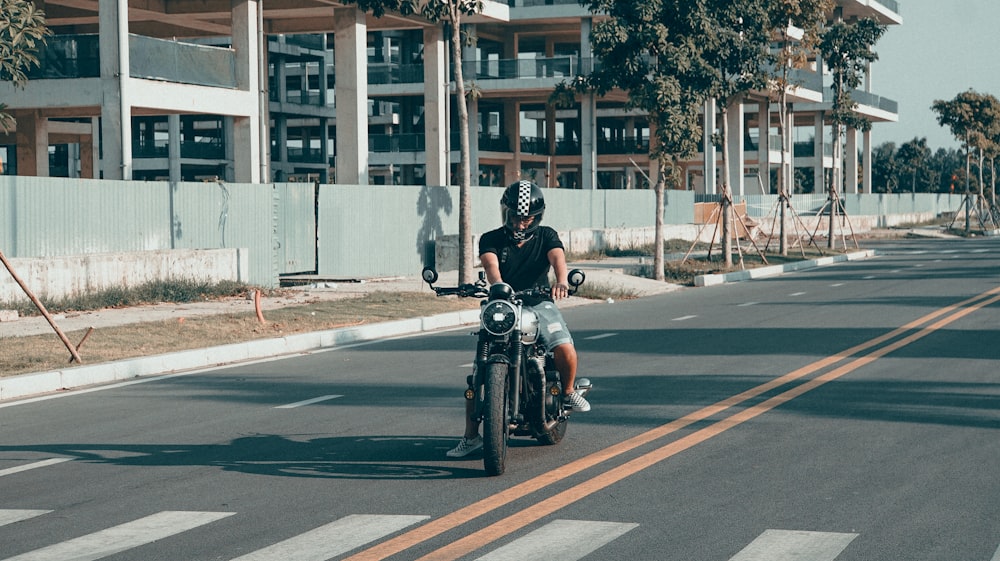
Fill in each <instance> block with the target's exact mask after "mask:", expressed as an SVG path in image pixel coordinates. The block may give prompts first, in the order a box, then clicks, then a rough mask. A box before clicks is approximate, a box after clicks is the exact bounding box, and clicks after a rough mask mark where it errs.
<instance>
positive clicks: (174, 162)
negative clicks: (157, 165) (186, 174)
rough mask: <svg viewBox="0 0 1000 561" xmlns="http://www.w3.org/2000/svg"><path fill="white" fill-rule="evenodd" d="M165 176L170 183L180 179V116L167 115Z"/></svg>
mask: <svg viewBox="0 0 1000 561" xmlns="http://www.w3.org/2000/svg"><path fill="white" fill-rule="evenodd" d="M167 175H168V178H169V179H170V182H171V183H177V182H179V181H181V180H182V179H183V178H182V177H181V116H180V115H178V114H176V113H174V114H171V115H167Z"/></svg>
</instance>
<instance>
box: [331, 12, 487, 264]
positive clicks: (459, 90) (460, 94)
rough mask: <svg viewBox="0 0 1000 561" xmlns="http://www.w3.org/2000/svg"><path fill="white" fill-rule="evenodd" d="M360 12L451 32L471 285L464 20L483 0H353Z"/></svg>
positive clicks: (462, 237) (461, 214)
mask: <svg viewBox="0 0 1000 561" xmlns="http://www.w3.org/2000/svg"><path fill="white" fill-rule="evenodd" d="M351 3H353V4H355V5H357V6H358V8H360V9H362V10H364V11H366V12H371V13H372V15H374V16H375V17H378V18H380V17H382V16H384V15H385V14H386V12H398V13H401V14H403V15H411V14H420V15H421V16H423V17H425V18H427V19H428V20H429V21H432V22H435V23H438V24H442V25H443V24H445V23H447V24H448V25H449V26H450V29H451V59H452V67H453V71H454V80H455V91H456V94H455V97H456V106H457V107H458V130H459V138H460V139H461V148H460V154H461V162H460V164H459V175H458V177H459V187H458V189H459V195H458V237H459V242H458V246H459V253H460V254H461V257H460V259H459V263H458V279H459V281H458V282H460V283H470V282H473V281H474V280H475V279H474V278H473V274H472V273H473V266H472V263H473V248H472V193H471V192H470V191H471V188H472V170H471V167H472V161H471V159H472V155H471V154H472V151H471V149H470V141H469V105H468V100H467V99H466V91H467V89H469V88H468V87H467V86H466V84H465V78H464V76H463V75H462V47H463V45H464V44H465V42H464V41H463V39H462V19H463V18H464V17H465V16H471V15H475V14H478V13H480V12H482V10H483V2H482V0H436V1H431V2H428V1H427V0H353V1H351Z"/></svg>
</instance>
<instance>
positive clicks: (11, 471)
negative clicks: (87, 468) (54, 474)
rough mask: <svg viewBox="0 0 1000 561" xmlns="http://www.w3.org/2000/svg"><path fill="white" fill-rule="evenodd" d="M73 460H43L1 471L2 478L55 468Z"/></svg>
mask: <svg viewBox="0 0 1000 561" xmlns="http://www.w3.org/2000/svg"><path fill="white" fill-rule="evenodd" d="M72 459H73V458H49V459H47V460H42V461H40V462H34V463H31V464H24V465H23V466H17V467H12V468H7V469H0V477H3V476H5V475H11V474H14V473H21V472H22V471H28V470H30V469H38V468H43V467H48V466H54V465H56V464H61V463H63V462H68V461H70V460H72Z"/></svg>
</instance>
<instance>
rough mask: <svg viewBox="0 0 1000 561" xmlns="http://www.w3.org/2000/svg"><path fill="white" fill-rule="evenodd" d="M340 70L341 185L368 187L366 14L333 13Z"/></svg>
mask: <svg viewBox="0 0 1000 561" xmlns="http://www.w3.org/2000/svg"><path fill="white" fill-rule="evenodd" d="M333 27H334V31H333V33H334V35H333V44H334V47H333V52H334V59H335V62H334V65H335V68H336V69H337V70H336V71H337V85H336V88H335V91H334V94H335V95H336V98H337V183H342V184H355V185H368V55H367V46H368V42H367V38H366V33H367V25H366V23H365V13H364V12H362V11H361V10H359V9H357V8H335V9H334V10H333Z"/></svg>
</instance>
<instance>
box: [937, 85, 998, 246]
mask: <svg viewBox="0 0 1000 561" xmlns="http://www.w3.org/2000/svg"><path fill="white" fill-rule="evenodd" d="M931 109H932V110H934V112H935V113H937V114H938V115H937V120H938V124H940V125H941V126H943V127H944V126H947V127H948V128H949V129H950V130H951V133H952V134H953V135H954V136H955V138H956V139H958V140H959V141H961V142H962V148H963V149H964V151H965V197H964V198H963V199H962V206H963V208H964V211H965V234H966V235H969V234H970V232H971V218H970V217H971V215H972V206H973V204H975V206H976V216H977V218H978V220H979V224H980V226H981V227H982V228H983V229H986V223H985V221H984V220H983V217H982V211H981V208H982V206H983V205H982V184H983V174H982V168H983V159H984V158H983V154H984V152H987V151H991V150H994V149H995V146H997V145H1000V101H998V100H997V98H996V97H994V96H992V95H990V94H981V93H978V92H975V91H973V90H968V91H964V92H961V93H959V94H958V95H956V96H955V98H954V99H952V100H950V101H944V100H940V99H939V100H936V101H934V103H933V104H932V105H931ZM973 149H976V150H977V151H978V152H979V155H980V159H979V184H980V188H979V189H977V190H976V192H975V193H973V191H972V187H971V179H970V178H971V175H972V174H971V172H970V168H971V161H972V150H973ZM994 210H995V203H993V202H992V201H991V204H990V212H989V216H990V218H991V219H992V217H993V215H994ZM958 216H959V215H958V214H957V213H956V215H955V218H956V219H957V218H958ZM994 223H995V222H994ZM951 226H954V220H952V224H951Z"/></svg>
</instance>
